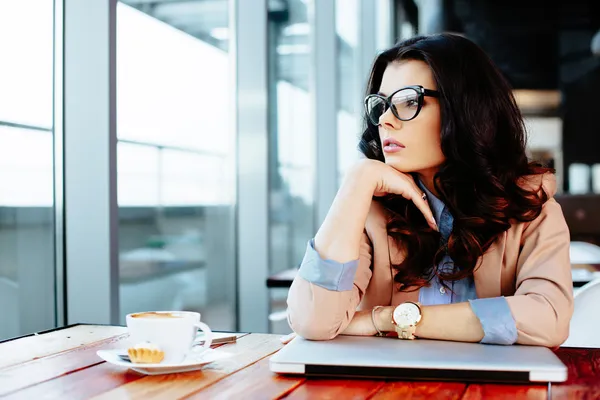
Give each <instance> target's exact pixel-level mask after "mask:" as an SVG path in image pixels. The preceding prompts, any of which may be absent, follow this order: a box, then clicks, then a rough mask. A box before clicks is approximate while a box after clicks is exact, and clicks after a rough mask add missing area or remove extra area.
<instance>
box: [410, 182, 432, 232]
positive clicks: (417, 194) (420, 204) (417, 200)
mask: <svg viewBox="0 0 600 400" xmlns="http://www.w3.org/2000/svg"><path fill="white" fill-rule="evenodd" d="M406 186H407V187H406V189H405V190H403V191H402V197H404V198H405V199H407V200H410V201H412V202H413V203H414V204H415V205H416V206H417V208H418V209H419V211H421V213H422V214H423V216H424V217H425V220H426V221H427V223H428V224H429V226H430V227H431V229H433V230H435V231H438V232H439V229H438V226H437V224H436V222H435V218H434V217H433V212H432V211H431V208H430V207H429V203H428V202H427V195H425V192H423V191H422V190H421V188H419V186H417V184H416V183H415V182H414V180H413V179H412V177H407V179H406Z"/></svg>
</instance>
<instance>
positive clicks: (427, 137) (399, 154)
mask: <svg viewBox="0 0 600 400" xmlns="http://www.w3.org/2000/svg"><path fill="white" fill-rule="evenodd" d="M414 85H421V86H423V88H425V89H430V90H437V86H436V84H435V81H434V79H433V75H432V73H431V70H430V69H429V66H428V65H427V64H426V63H424V62H423V61H417V60H406V61H401V62H394V63H390V64H389V65H388V66H387V68H386V69H385V72H384V73H383V78H382V81H381V87H380V88H379V94H381V95H383V96H385V97H388V96H389V95H391V94H392V93H394V92H395V91H396V90H398V89H401V88H403V87H406V86H414ZM440 120H441V118H440V104H439V101H438V99H437V98H435V97H430V96H424V97H423V107H422V108H421V111H420V112H419V115H417V117H416V118H414V119H412V120H410V121H401V120H399V119H398V118H396V117H395V116H394V114H393V113H392V112H391V110H389V109H388V110H387V111H386V112H385V113H384V114H383V115H382V116H381V118H380V119H379V138H380V140H381V144H382V147H383V155H384V157H385V163H386V164H388V165H390V166H392V167H394V168H395V169H397V170H398V171H401V172H407V173H408V172H415V173H418V174H420V175H425V176H433V174H435V172H437V170H438V168H439V166H440V165H441V164H442V163H443V162H444V160H445V158H444V154H443V153H442V148H441V144H440V133H441V122H440ZM386 139H388V141H386ZM390 139H393V140H395V141H396V142H397V143H398V144H397V145H393V144H392V143H390V144H391V146H386V144H388V143H389V140H390Z"/></svg>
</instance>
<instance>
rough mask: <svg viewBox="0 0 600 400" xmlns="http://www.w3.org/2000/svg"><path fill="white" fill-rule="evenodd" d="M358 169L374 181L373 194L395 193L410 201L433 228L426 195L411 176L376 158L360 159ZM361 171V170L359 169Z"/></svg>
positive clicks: (433, 223) (435, 228)
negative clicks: (364, 170) (365, 172)
mask: <svg viewBox="0 0 600 400" xmlns="http://www.w3.org/2000/svg"><path fill="white" fill-rule="evenodd" d="M357 168H358V169H366V170H367V171H368V172H367V173H368V176H370V177H372V179H373V181H374V182H373V183H374V189H373V196H384V195H386V194H396V195H399V196H402V197H404V198H405V199H407V200H410V201H412V202H413V203H414V204H415V205H416V206H417V208H418V209H419V210H420V211H421V213H423V215H424V216H425V220H427V223H428V224H429V226H430V227H431V228H432V229H433V230H436V231H437V230H438V227H437V224H436V222H435V219H434V217H433V213H432V212H431V208H429V204H428V203H427V197H426V196H425V194H424V193H423V191H422V190H421V189H420V188H419V186H417V184H416V183H415V180H414V179H413V177H412V176H411V175H409V174H406V173H404V172H400V171H398V170H397V169H395V168H393V167H391V166H389V165H387V164H385V163H382V162H381V161H377V160H368V159H367V160H361V161H360V162H359V163H358V164H357ZM361 172H362V171H361Z"/></svg>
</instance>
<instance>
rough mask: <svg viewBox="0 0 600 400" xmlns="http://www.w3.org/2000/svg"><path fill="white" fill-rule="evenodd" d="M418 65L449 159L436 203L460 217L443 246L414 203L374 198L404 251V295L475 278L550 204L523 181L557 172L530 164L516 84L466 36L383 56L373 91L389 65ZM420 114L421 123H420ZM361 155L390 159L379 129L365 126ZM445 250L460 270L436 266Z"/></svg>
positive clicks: (420, 40) (436, 38)
mask: <svg viewBox="0 0 600 400" xmlns="http://www.w3.org/2000/svg"><path fill="white" fill-rule="evenodd" d="M403 60H420V61H423V62H425V63H426V64H427V65H429V68H430V69H431V72H432V74H433V78H434V79H435V82H436V84H437V90H438V91H439V93H440V97H439V102H440V111H441V132H440V135H441V148H442V152H443V154H444V156H445V158H446V161H445V162H444V163H443V165H441V166H440V168H439V171H438V172H437V173H436V175H435V177H434V186H435V189H436V191H437V192H438V194H439V196H440V199H441V200H442V201H443V202H444V203H445V204H446V206H447V207H448V208H449V211H450V212H451V214H452V216H453V217H454V226H453V230H452V233H451V235H450V238H449V239H448V241H447V243H445V244H441V242H440V234H439V233H438V232H436V231H434V230H432V229H431V228H429V226H428V225H427V223H426V221H425V218H424V217H423V215H422V214H421V212H420V211H419V210H418V209H417V207H416V206H415V205H414V204H413V203H412V202H410V201H407V200H405V199H404V198H402V197H401V196H392V195H388V196H385V197H383V198H374V199H375V200H376V201H379V202H381V204H382V205H383V207H384V208H385V209H386V210H387V212H388V214H389V219H388V224H387V229H388V234H389V235H390V236H391V237H392V238H393V239H394V240H395V241H396V243H397V244H398V245H399V247H400V248H402V249H404V250H405V254H406V257H405V258H404V260H403V261H402V262H401V263H400V264H399V265H393V268H394V270H395V272H396V273H395V277H394V280H395V282H397V283H400V284H401V287H400V290H404V291H412V290H416V289H418V288H420V287H422V286H427V285H429V282H430V281H431V279H433V277H434V276H437V277H438V278H439V279H440V280H441V282H442V283H443V284H444V285H445V286H447V285H448V284H447V282H449V281H456V280H460V279H463V278H465V277H469V276H472V274H473V271H474V270H475V268H476V267H477V263H478V260H479V259H480V257H481V256H483V254H484V253H485V252H486V251H487V250H488V249H489V247H490V246H491V245H492V244H493V243H494V241H495V240H496V239H497V238H498V236H499V235H500V234H502V233H503V232H505V231H507V230H508V229H509V228H510V226H511V222H527V221H532V220H533V219H535V218H536V217H537V216H538V215H539V214H540V212H541V209H542V205H543V204H544V203H545V202H546V201H547V200H548V196H547V194H546V193H545V192H544V191H543V190H541V185H540V187H538V188H537V189H536V188H533V189H530V190H528V189H526V188H524V185H523V184H522V183H521V184H520V183H519V182H520V178H522V177H526V176H529V175H537V174H543V173H546V172H553V170H552V169H550V168H544V167H542V166H541V165H540V164H537V163H532V162H529V161H528V159H527V156H526V154H525V146H526V135H525V127H524V124H523V118H522V117H521V113H520V111H519V108H518V107H517V104H516V102H515V99H514V97H513V95H512V91H511V87H510V85H509V84H508V82H507V81H506V79H505V78H504V77H503V75H502V73H501V72H500V71H499V70H498V69H497V68H496V67H495V66H494V64H493V63H492V61H491V60H490V59H489V57H488V56H487V55H486V54H485V53H484V52H483V50H481V48H479V47H478V46H477V45H476V44H474V43H473V42H471V41H470V40H468V39H465V38H463V37H461V36H458V35H452V34H438V35H431V36H417V37H413V38H411V39H408V40H406V41H403V42H401V43H398V44H397V45H395V46H394V47H392V48H391V49H389V50H386V51H384V52H382V53H381V54H379V55H378V56H377V58H376V59H375V62H374V64H373V67H372V70H371V75H370V78H369V83H368V88H367V94H371V93H377V92H378V90H379V87H380V85H381V80H382V77H383V73H384V71H385V69H386V67H387V66H388V64H390V63H392V62H397V61H403ZM417 118H419V117H417ZM365 126H366V127H365V130H364V132H363V134H362V137H361V140H360V143H359V149H360V151H361V152H362V153H363V154H364V155H365V156H366V157H368V158H370V159H375V160H379V161H382V162H384V157H383V152H382V148H381V142H380V139H379V133H378V128H377V127H376V126H373V125H371V124H368V123H366V116H365ZM446 253H447V254H448V255H449V256H450V257H451V258H452V260H453V261H454V264H455V266H456V268H455V269H454V270H453V271H448V270H447V269H443V268H442V269H440V268H438V265H439V263H440V261H441V260H442V259H443V257H444V255H445V254H446Z"/></svg>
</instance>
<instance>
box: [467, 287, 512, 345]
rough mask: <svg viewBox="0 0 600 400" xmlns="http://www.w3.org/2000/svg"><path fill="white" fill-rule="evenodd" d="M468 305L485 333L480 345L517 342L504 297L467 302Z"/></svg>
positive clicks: (510, 314)
mask: <svg viewBox="0 0 600 400" xmlns="http://www.w3.org/2000/svg"><path fill="white" fill-rule="evenodd" d="M469 303H470V304H471V309H472V310H473V312H474V313H475V315H476V316H477V318H479V322H481V327H482V328H483V332H484V333H485V335H484V336H483V339H482V340H481V343H487V344H504V345H509V344H514V343H515V342H516V341H517V324H516V323H515V319H514V318H513V316H512V313H511V312H510V307H509V306H508V302H507V301H506V299H505V298H504V297H493V298H488V299H476V300H469Z"/></svg>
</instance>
